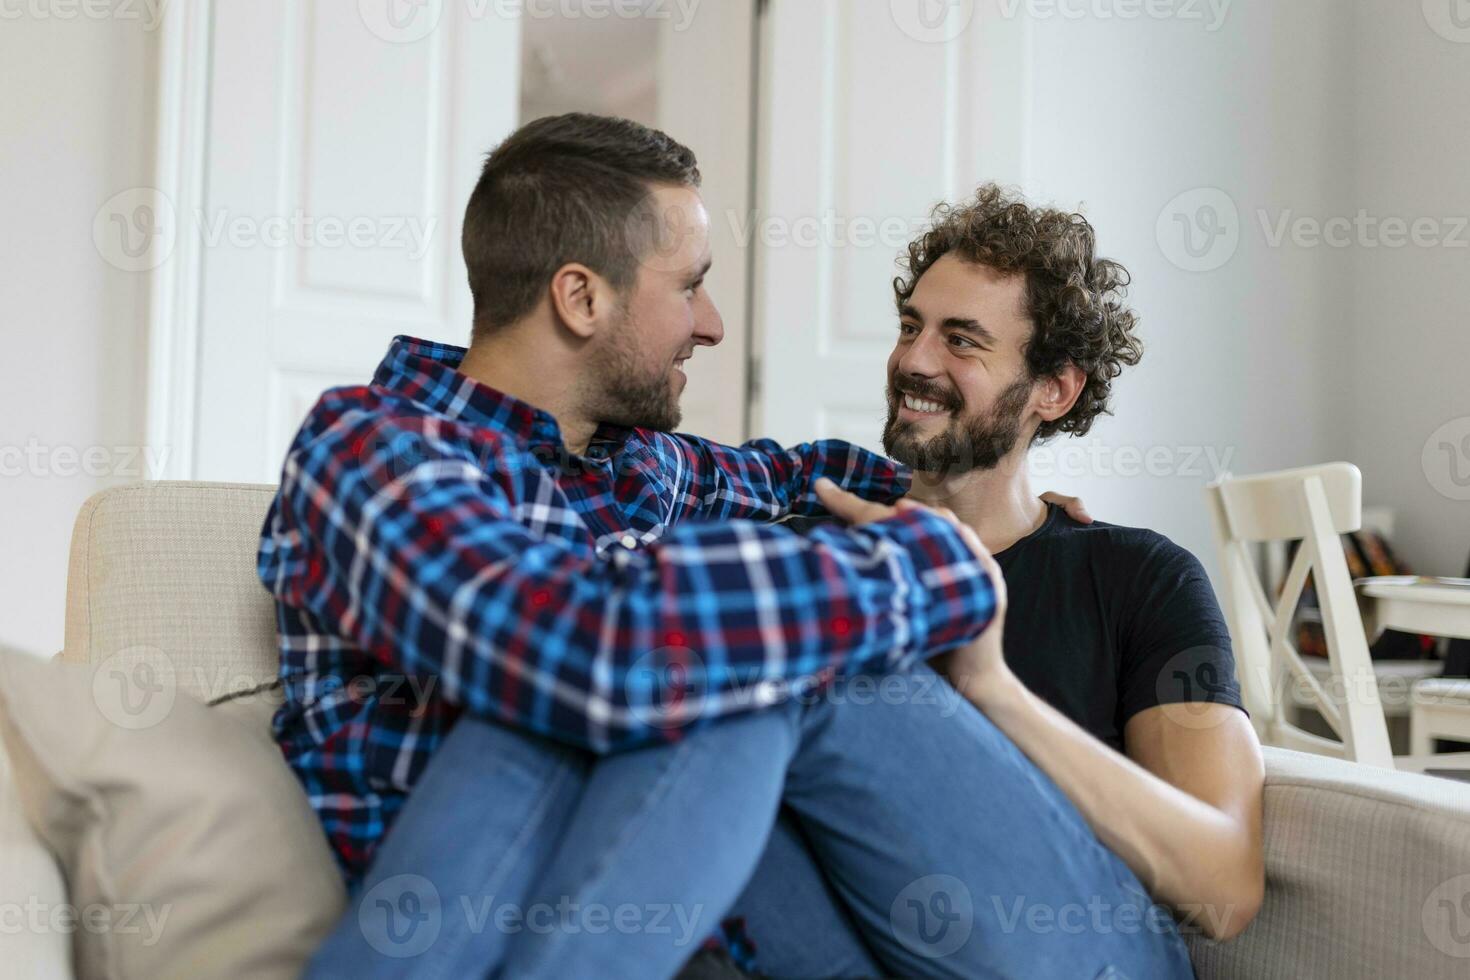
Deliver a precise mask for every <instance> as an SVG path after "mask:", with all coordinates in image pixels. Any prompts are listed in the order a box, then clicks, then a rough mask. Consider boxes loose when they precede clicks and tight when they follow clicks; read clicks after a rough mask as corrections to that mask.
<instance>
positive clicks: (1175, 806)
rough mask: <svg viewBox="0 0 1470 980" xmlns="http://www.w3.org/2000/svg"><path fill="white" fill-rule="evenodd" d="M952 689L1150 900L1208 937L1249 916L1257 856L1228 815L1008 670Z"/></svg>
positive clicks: (1223, 934)
mask: <svg viewBox="0 0 1470 980" xmlns="http://www.w3.org/2000/svg"><path fill="white" fill-rule="evenodd" d="M995 674H996V676H994V677H989V678H987V679H986V680H985V681H984V682H983V683H981V682H976V683H968V684H967V683H964V682H963V680H959V682H958V684H957V686H959V687H960V688H961V690H962V692H963V693H964V694H965V696H966V697H967V698H968V699H969V700H970V701H971V702H972V703H974V704H975V706H976V707H978V708H979V709H980V710H981V711H983V712H984V713H985V714H986V716H988V717H989V718H990V720H991V721H993V722H994V723H995V725H996V726H997V727H998V728H1000V729H1001V730H1002V731H1003V732H1005V733H1006V735H1007V736H1008V737H1009V738H1010V739H1011V741H1013V742H1014V743H1015V744H1016V746H1017V747H1018V748H1020V749H1021V751H1022V752H1024V753H1025V754H1026V755H1027V756H1028V757H1029V758H1030V759H1031V760H1032V762H1034V763H1035V764H1036V765H1037V766H1038V767H1039V768H1040V769H1041V770H1042V771H1043V772H1045V773H1046V774H1047V775H1048V776H1049V777H1051V779H1052V781H1053V782H1055V783H1056V784H1057V786H1058V787H1059V788H1060V789H1061V790H1062V792H1063V793H1065V794H1066V795H1067V797H1068V798H1069V799H1070V800H1071V801H1072V803H1073V804H1074V805H1075V806H1076V807H1077V809H1078V810H1079V811H1080V812H1081V813H1082V815H1083V817H1084V818H1085V819H1086V820H1087V822H1088V824H1089V825H1090V826H1091V827H1092V829H1093V832H1094V833H1096V834H1097V836H1098V839H1099V840H1100V841H1102V843H1103V844H1104V845H1105V846H1107V847H1108V848H1109V849H1110V850H1112V851H1113V853H1115V854H1117V855H1118V856H1119V857H1120V858H1121V859H1122V860H1123V861H1124V863H1126V864H1127V865H1128V867H1129V868H1130V869H1131V870H1132V871H1133V872H1134V874H1136V875H1137V876H1138V878H1139V880H1140V881H1141V882H1142V883H1143V884H1144V886H1145V887H1146V888H1147V889H1148V890H1149V893H1150V894H1151V895H1152V896H1153V897H1154V898H1155V899H1156V900H1158V901H1161V902H1163V903H1165V904H1167V905H1169V906H1171V907H1173V908H1174V909H1175V910H1176V911H1177V912H1178V913H1180V914H1181V915H1183V916H1185V917H1187V918H1188V919H1189V920H1190V921H1191V922H1192V924H1194V925H1196V926H1197V927H1199V928H1200V929H1201V930H1203V931H1204V932H1205V933H1206V934H1207V935H1209V936H1211V937H1212V938H1228V937H1230V936H1233V935H1235V934H1236V933H1238V932H1239V931H1240V929H1242V928H1244V926H1245V924H1247V923H1248V922H1249V921H1250V919H1251V917H1252V916H1253V915H1254V913H1255V908H1254V899H1253V897H1252V896H1253V895H1254V894H1255V883H1254V876H1255V872H1256V868H1257V865H1258V862H1259V857H1258V855H1256V854H1255V853H1254V850H1253V845H1252V842H1251V837H1250V834H1249V831H1248V829H1247V828H1246V827H1244V826H1242V825H1241V823H1240V822H1239V821H1238V820H1236V819H1235V818H1233V817H1232V816H1231V815H1229V814H1227V813H1224V812H1222V811H1220V810H1218V809H1216V808H1215V807H1213V806H1210V805H1209V804H1208V803H1205V802H1204V801H1202V800H1199V799H1196V798H1195V797H1193V796H1191V795H1190V794H1188V793H1186V792H1184V791H1183V790H1181V789H1179V788H1177V787H1175V786H1172V785H1170V784H1169V783H1168V782H1166V781H1164V780H1163V779H1161V778H1159V777H1158V776H1156V775H1154V774H1153V773H1151V772H1149V771H1148V770H1147V769H1145V768H1143V767H1142V766H1140V765H1139V764H1138V763H1136V762H1134V761H1133V760H1132V759H1129V758H1128V757H1127V756H1125V755H1123V754H1121V753H1118V752H1115V751H1113V750H1112V749H1111V748H1110V747H1109V746H1107V745H1106V744H1104V743H1103V742H1101V741H1099V740H1098V739H1096V738H1094V737H1093V736H1092V735H1091V734H1090V733H1088V732H1087V731H1085V730H1084V729H1082V728H1081V727H1080V726H1078V725H1077V724H1076V723H1075V722H1073V721H1072V720H1071V719H1070V718H1068V717H1066V716H1065V715H1063V714H1062V713H1061V712H1060V711H1058V710H1057V709H1055V708H1053V707H1052V706H1051V705H1049V704H1047V703H1046V702H1045V701H1043V700H1042V699H1041V698H1040V697H1038V696H1036V695H1035V694H1033V693H1032V692H1031V691H1029V690H1028V689H1027V688H1026V686H1025V685H1024V684H1022V683H1021V681H1020V680H1019V679H1017V678H1016V677H1015V675H1014V674H1012V673H1011V672H1010V671H1009V670H1008V669H1007V670H1002V671H997V672H995Z"/></svg>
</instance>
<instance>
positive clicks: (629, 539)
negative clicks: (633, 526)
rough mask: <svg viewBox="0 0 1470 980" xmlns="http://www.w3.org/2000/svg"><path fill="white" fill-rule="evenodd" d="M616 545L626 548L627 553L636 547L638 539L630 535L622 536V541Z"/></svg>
mask: <svg viewBox="0 0 1470 980" xmlns="http://www.w3.org/2000/svg"><path fill="white" fill-rule="evenodd" d="M618 543H619V544H621V545H622V546H623V547H624V548H627V549H628V550H629V551H632V550H633V549H634V548H636V547H638V539H637V538H635V537H633V535H631V534H625V535H623V539H622V540H621V541H619V542H618Z"/></svg>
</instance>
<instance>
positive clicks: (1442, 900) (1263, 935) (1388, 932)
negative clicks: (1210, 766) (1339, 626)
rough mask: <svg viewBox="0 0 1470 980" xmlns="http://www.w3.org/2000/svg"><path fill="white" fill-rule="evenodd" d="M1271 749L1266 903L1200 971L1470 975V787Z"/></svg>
mask: <svg viewBox="0 0 1470 980" xmlns="http://www.w3.org/2000/svg"><path fill="white" fill-rule="evenodd" d="M1264 751H1265V755H1266V790H1265V847H1266V898H1265V902H1264V904H1263V905H1262V907H1261V911H1260V914H1259V915H1258V916H1257V917H1256V919H1255V921H1254V922H1252V923H1251V925H1250V926H1249V928H1247V929H1246V931H1245V932H1244V933H1242V934H1241V935H1240V936H1238V937H1236V938H1235V939H1233V940H1231V941H1229V942H1224V943H1217V942H1213V941H1211V940H1208V939H1205V938H1204V937H1202V936H1200V935H1191V936H1188V937H1187V941H1188V943H1189V947H1190V955H1191V957H1192V958H1193V961H1194V965H1195V970H1196V972H1197V974H1198V975H1199V976H1200V977H1201V978H1205V980H1209V978H1215V977H1220V978H1225V977H1293V978H1295V977H1330V978H1332V980H1349V978H1356V977H1363V978H1369V977H1374V978H1376V977H1415V978H1426V980H1432V978H1440V977H1443V978H1445V980H1449V978H1452V977H1453V978H1460V980H1463V978H1464V977H1466V976H1470V783H1462V782H1456V781H1454V780H1449V779H1441V778H1436V777H1431V776H1420V775H1415V774H1412V773H1404V772H1394V771H1390V770H1384V769H1376V768H1372V767H1369V766H1363V765H1358V764H1355V763H1351V762H1343V761H1341V760H1337V759H1330V758H1326V757H1323V756H1316V755H1309V754H1307V753H1303V752H1293V751H1290V750H1287V749H1278V748H1269V747H1268V748H1266V749H1265V750H1264Z"/></svg>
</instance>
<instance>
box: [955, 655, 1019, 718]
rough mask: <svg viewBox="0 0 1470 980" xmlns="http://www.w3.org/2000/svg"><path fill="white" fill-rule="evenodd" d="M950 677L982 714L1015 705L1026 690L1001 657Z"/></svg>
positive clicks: (990, 713)
mask: <svg viewBox="0 0 1470 980" xmlns="http://www.w3.org/2000/svg"><path fill="white" fill-rule="evenodd" d="M953 680H954V683H955V687H956V688H958V689H959V691H960V693H961V694H963V695H964V696H965V697H966V699H968V700H969V701H970V703H971V704H973V705H975V707H977V708H979V709H980V710H981V711H983V712H984V713H985V714H986V715H994V714H995V713H996V712H999V711H1004V710H1006V709H1007V708H1015V707H1016V706H1018V705H1020V704H1022V703H1024V701H1025V699H1026V697H1027V695H1028V694H1029V693H1030V692H1029V691H1027V690H1026V685H1025V684H1023V683H1021V679H1020V678H1019V677H1017V676H1016V675H1015V674H1014V673H1013V672H1012V671H1011V668H1010V667H1009V666H1007V665H1006V663H1005V661H1003V660H1001V661H998V662H992V663H986V664H984V665H975V666H972V667H969V668H967V669H966V671H965V675H964V676H959V677H955V678H953Z"/></svg>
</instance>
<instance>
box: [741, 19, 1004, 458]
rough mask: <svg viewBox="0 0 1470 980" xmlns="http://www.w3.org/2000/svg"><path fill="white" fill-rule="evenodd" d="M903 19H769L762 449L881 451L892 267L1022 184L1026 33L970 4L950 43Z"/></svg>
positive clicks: (759, 290) (761, 173) (764, 87)
mask: <svg viewBox="0 0 1470 980" xmlns="http://www.w3.org/2000/svg"><path fill="white" fill-rule="evenodd" d="M903 6H904V4H903V3H895V4H883V5H880V6H878V7H876V8H872V9H870V8H868V7H867V6H863V5H857V4H850V3H846V2H841V0H821V2H813V0H773V2H772V3H771V4H770V7H769V11H768V14H767V17H766V23H765V24H764V25H763V27H764V34H763V41H762V78H761V98H760V105H761V109H760V115H761V138H760V140H759V141H758V145H759V148H760V151H759V169H758V177H757V189H758V190H757V198H758V201H759V202H760V203H759V212H758V221H759V223H760V229H759V231H758V234H757V238H756V240H757V258H756V293H755V295H756V303H755V307H756V308H755V314H754V315H755V323H756V337H757V342H758V344H759V347H760V386H759V389H760V397H759V401H758V403H757V405H756V408H755V412H754V417H755V419H756V424H755V426H754V428H755V431H754V432H753V433H752V435H758V436H771V437H774V438H776V439H778V440H780V441H782V442H787V443H791V442H799V441H803V440H806V439H811V438H822V437H840V438H846V439H849V440H851V441H853V442H857V443H859V444H862V445H865V446H868V447H870V448H874V449H876V448H878V447H879V443H880V435H881V433H882V425H883V419H884V416H885V404H884V397H883V389H884V384H885V376H884V368H885V363H886V361H887V357H888V353H889V351H890V350H891V349H892V346H893V342H894V338H895V336H896V329H897V316H896V314H895V312H894V303H893V288H892V281H893V277H894V276H895V275H896V274H897V272H898V267H897V265H896V264H895V260H896V258H897V257H898V256H899V255H901V254H903V253H904V250H905V246H906V245H907V243H908V241H909V240H910V239H911V237H913V235H914V234H915V233H916V231H917V230H918V229H919V228H920V227H922V224H923V222H924V220H925V217H926V216H927V214H928V213H929V211H930V209H931V208H932V207H933V206H934V205H935V204H936V203H938V202H939V201H941V200H945V199H950V200H953V199H956V198H958V197H960V196H962V195H964V194H966V193H969V192H971V191H973V189H974V187H975V185H976V184H978V183H981V182H982V181H985V180H992V179H994V180H1000V181H1002V182H1011V183H1013V182H1018V181H1020V180H1021V179H1022V177H1023V176H1024V174H1023V171H1024V159H1025V145H1026V132H1025V130H1026V120H1025V114H1024V112H1022V111H1021V107H1022V106H1023V105H1024V104H1025V99H1024V87H1025V84H1026V83H1025V79H1026V72H1025V70H1024V69H1025V66H1026V64H1027V61H1028V59H1027V56H1026V45H1027V43H1028V38H1029V34H1028V29H1027V27H1026V25H1025V19H1024V18H1020V19H1009V20H1008V19H1005V18H1002V17H1000V16H999V12H998V10H996V11H992V10H991V9H990V5H986V4H977V5H973V6H974V7H975V8H976V9H974V10H973V16H972V17H971V19H970V21H969V22H967V23H966V24H965V25H964V26H963V29H962V30H959V31H958V32H957V37H956V39H955V40H954V41H953V43H931V42H930V41H928V40H924V39H923V38H925V37H928V36H929V35H928V34H926V33H925V32H924V31H921V30H917V29H916V27H915V25H914V24H908V23H904V22H903V18H901V17H895V16H891V15H890V14H891V13H894V12H897V11H899V10H900V9H901V8H903ZM948 6H949V8H951V9H952V10H953V11H955V12H957V13H956V14H955V15H958V13H959V12H964V11H967V10H968V9H969V8H968V7H967V6H966V5H964V4H951V5H948ZM982 20H984V21H985V22H984V23H983V24H982V23H981V21H982ZM957 26H958V25H957ZM906 29H907V30H906ZM916 35H917V36H916Z"/></svg>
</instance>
